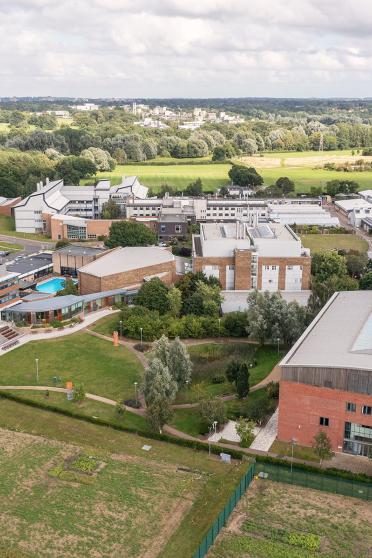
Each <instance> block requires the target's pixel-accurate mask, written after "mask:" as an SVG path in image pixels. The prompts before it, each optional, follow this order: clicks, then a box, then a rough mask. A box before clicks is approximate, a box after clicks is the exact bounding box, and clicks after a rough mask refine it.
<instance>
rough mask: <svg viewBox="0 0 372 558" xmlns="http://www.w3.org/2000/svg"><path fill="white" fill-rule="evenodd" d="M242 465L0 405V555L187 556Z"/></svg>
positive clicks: (24, 408)
mask: <svg viewBox="0 0 372 558" xmlns="http://www.w3.org/2000/svg"><path fill="white" fill-rule="evenodd" d="M10 429H11V430H12V432H9V430H10ZM40 436H42V437H40ZM144 444H149V445H151V450H150V451H149V452H145V451H143V449H142V446H143V445H144ZM246 467H247V464H246V463H244V464H242V463H239V462H234V463H232V465H231V466H226V464H222V463H220V461H219V460H218V458H217V457H213V456H212V457H210V458H209V457H208V454H206V453H205V452H197V451H194V450H192V449H188V448H183V447H180V446H176V445H173V444H167V443H165V442H160V441H155V440H149V439H146V438H141V437H138V436H135V435H132V434H129V433H126V432H117V431H115V430H108V429H107V428H104V427H101V426H98V425H94V424H87V423H83V422H81V421H77V420H75V419H72V418H69V417H65V416H61V415H56V414H54V413H50V412H47V411H42V410H40V409H35V408H30V407H27V406H25V405H22V404H20V403H15V402H12V401H8V400H2V401H1V405H0V487H1V495H2V509H1V519H2V523H3V526H4V529H2V532H1V535H0V554H1V555H2V556H12V557H13V556H14V557H17V558H40V557H41V558H42V557H43V556H45V557H46V556H47V557H48V558H49V557H52V558H53V557H56V558H57V557H60V556H64V557H66V558H73V557H76V556H95V558H104V557H107V556H112V557H113V558H115V557H117V558H119V557H122V556H125V557H126V558H155V557H159V558H171V557H172V558H174V556H180V557H181V556H185V557H186V556H191V555H192V554H193V552H194V551H195V550H196V547H197V545H198V543H199V542H200V540H201V539H202V537H203V535H204V532H205V531H206V530H207V529H208V528H209V526H210V524H211V523H212V521H213V519H214V516H215V514H216V510H219V509H220V508H221V507H223V505H224V503H225V501H226V500H227V499H228V497H229V496H230V494H231V492H232V491H233V489H234V487H235V486H236V484H237V482H238V481H239V479H240V477H241V475H242V474H243V471H244V470H245V469H246Z"/></svg>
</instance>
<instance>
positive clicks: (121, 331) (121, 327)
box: [119, 320, 123, 337]
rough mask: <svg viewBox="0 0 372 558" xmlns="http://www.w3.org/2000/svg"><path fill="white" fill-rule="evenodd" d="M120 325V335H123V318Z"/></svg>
mask: <svg viewBox="0 0 372 558" xmlns="http://www.w3.org/2000/svg"><path fill="white" fill-rule="evenodd" d="M119 326H120V337H123V320H120V322H119Z"/></svg>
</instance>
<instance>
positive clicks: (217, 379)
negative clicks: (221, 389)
mask: <svg viewBox="0 0 372 558" xmlns="http://www.w3.org/2000/svg"><path fill="white" fill-rule="evenodd" d="M211 382H212V384H223V383H224V382H225V377H224V376H222V375H217V376H213V377H212V379H211Z"/></svg>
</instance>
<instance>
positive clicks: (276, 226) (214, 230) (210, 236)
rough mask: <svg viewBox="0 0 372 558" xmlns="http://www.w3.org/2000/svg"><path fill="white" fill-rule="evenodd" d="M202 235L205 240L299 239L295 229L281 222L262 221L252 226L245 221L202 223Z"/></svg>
mask: <svg viewBox="0 0 372 558" xmlns="http://www.w3.org/2000/svg"><path fill="white" fill-rule="evenodd" d="M200 232H201V236H203V238H204V240H221V241H222V240H226V239H236V240H242V239H246V240H248V241H249V239H250V238H259V239H264V240H265V239H267V240H298V238H297V237H296V235H295V234H294V233H293V231H292V230H291V229H290V228H289V227H288V226H286V225H282V224H281V223H261V224H258V225H257V226H256V227H250V226H249V225H248V224H247V223H245V222H244V221H236V222H235V223H201V224H200Z"/></svg>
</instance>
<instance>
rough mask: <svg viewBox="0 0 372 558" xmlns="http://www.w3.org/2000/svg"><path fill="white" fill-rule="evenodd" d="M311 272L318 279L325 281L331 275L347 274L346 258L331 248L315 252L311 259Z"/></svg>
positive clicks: (340, 275)
mask: <svg viewBox="0 0 372 558" xmlns="http://www.w3.org/2000/svg"><path fill="white" fill-rule="evenodd" d="M311 272H312V274H313V276H314V277H315V278H316V279H317V280H318V281H325V280H326V279H329V278H330V277H331V276H332V275H336V276H338V277H342V276H345V275H346V274H347V267H346V258H345V256H341V255H340V254H337V252H334V251H331V250H326V251H324V252H317V253H316V254H314V255H313V257H312V260H311Z"/></svg>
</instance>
